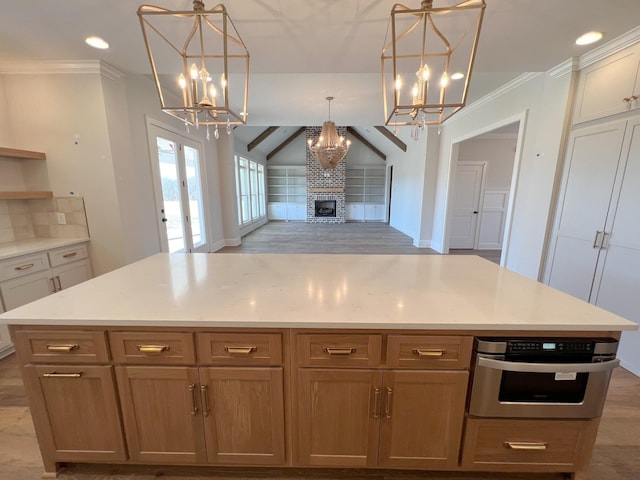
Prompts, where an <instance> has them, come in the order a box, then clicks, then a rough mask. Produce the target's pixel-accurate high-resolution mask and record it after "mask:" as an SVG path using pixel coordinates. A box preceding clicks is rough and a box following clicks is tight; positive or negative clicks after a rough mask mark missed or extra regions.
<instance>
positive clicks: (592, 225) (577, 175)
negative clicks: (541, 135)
mask: <svg viewBox="0 0 640 480" xmlns="http://www.w3.org/2000/svg"><path fill="white" fill-rule="evenodd" d="M625 125H626V123H625V122H614V123H610V124H607V125H599V126H597V127H591V128H585V129H581V130H579V131H576V132H573V133H572V135H571V136H570V138H569V151H568V157H567V158H568V162H567V165H566V166H565V177H564V180H563V181H564V185H563V189H562V192H561V196H560V199H561V200H560V203H559V205H558V209H559V218H558V219H557V226H556V234H555V238H554V242H553V244H552V248H553V250H552V252H551V255H552V257H551V258H552V263H551V266H550V273H549V278H548V283H549V285H551V286H552V287H554V288H557V289H558V290H562V291H563V292H566V293H569V294H571V295H573V296H576V297H578V298H581V299H583V300H587V301H588V300H589V297H590V294H591V289H592V286H593V280H594V275H595V270H596V264H597V262H598V258H599V255H600V248H599V247H598V245H599V243H600V240H601V237H602V235H603V233H602V232H604V230H605V224H606V223H607V215H608V214H609V206H610V203H611V196H612V193H613V188H614V183H615V179H616V174H617V171H618V161H619V158H620V152H621V149H622V142H623V138H624V132H625Z"/></svg>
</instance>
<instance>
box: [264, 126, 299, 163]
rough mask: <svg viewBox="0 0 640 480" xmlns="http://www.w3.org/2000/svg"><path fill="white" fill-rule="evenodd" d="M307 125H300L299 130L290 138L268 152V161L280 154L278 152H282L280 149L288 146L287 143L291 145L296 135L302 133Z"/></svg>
mask: <svg viewBox="0 0 640 480" xmlns="http://www.w3.org/2000/svg"><path fill="white" fill-rule="evenodd" d="M305 128H306V127H300V128H299V129H298V130H296V131H295V132H294V133H293V134H292V135H290V136H289V138H287V139H286V140H285V141H284V142H282V143H281V144H280V145H278V146H277V147H276V148H274V149H273V150H272V151H270V152H269V153H267V162H268V161H269V160H271V159H272V158H273V157H274V156H276V155H277V154H278V152H280V150H282V149H283V148H284V147H286V146H287V145H289V144H290V143H291V142H293V141H294V140H295V139H296V137H297V136H298V135H300V134H301V133H302V132H304V131H305Z"/></svg>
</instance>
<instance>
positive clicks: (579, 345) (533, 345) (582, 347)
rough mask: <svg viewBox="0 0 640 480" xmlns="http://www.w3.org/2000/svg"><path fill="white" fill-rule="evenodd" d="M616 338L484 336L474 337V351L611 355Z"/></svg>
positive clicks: (488, 352) (502, 353)
mask: <svg viewBox="0 0 640 480" xmlns="http://www.w3.org/2000/svg"><path fill="white" fill-rule="evenodd" d="M617 350H618V341H617V340H616V339H614V338H576V337H574V338H553V337H548V338H547V337H538V338H522V337H520V338H488V337H476V339H475V351H476V352H477V353H483V354H490V355H517V356H525V355H526V356H535V357H540V358H541V359H542V358H547V357H557V356H560V357H562V356H596V355H615V354H616V352H617Z"/></svg>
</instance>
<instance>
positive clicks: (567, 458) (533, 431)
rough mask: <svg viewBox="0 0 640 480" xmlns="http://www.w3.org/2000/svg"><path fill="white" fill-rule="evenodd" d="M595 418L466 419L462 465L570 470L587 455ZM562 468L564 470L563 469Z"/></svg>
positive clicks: (588, 455)
mask: <svg viewBox="0 0 640 480" xmlns="http://www.w3.org/2000/svg"><path fill="white" fill-rule="evenodd" d="M597 428H598V420H597V419H594V420H524V419H523V420H511V419H471V418H469V419H467V428H466V432H465V439H464V447H463V451H462V466H463V467H465V468H473V469H474V470H478V469H480V470H492V469H495V467H496V466H499V465H511V466H514V465H520V466H521V467H522V466H527V468H528V469H530V470H531V471H572V470H576V469H578V468H579V467H580V466H581V465H582V464H584V463H586V462H587V461H588V459H589V457H590V454H591V449H592V446H593V442H594V441H595V436H596V433H597ZM563 469H564V470H563Z"/></svg>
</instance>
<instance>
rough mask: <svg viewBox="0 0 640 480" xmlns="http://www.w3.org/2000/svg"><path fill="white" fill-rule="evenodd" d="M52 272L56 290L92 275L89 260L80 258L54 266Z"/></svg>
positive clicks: (75, 283)
mask: <svg viewBox="0 0 640 480" xmlns="http://www.w3.org/2000/svg"><path fill="white" fill-rule="evenodd" d="M52 273H53V278H54V281H55V282H56V283H57V289H58V290H64V289H65V288H69V287H73V286H74V285H77V284H78V283H82V282H86V281H87V280H89V279H90V278H91V277H92V276H93V275H92V273H91V263H90V262H89V260H81V261H79V262H73V263H69V264H67V265H61V266H59V267H55V268H54V269H53V270H52Z"/></svg>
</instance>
